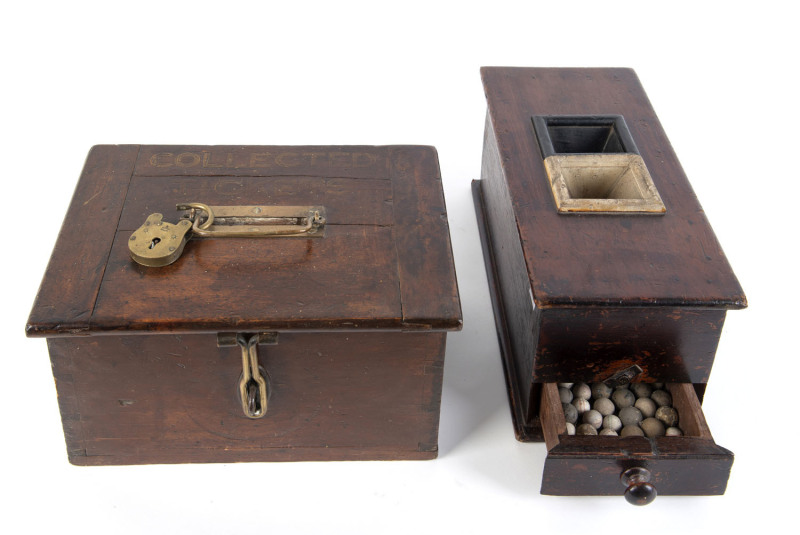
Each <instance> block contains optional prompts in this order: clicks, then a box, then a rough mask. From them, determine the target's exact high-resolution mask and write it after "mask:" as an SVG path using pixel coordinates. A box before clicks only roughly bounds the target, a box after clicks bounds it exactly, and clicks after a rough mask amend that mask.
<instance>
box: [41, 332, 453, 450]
mask: <svg viewBox="0 0 800 535" xmlns="http://www.w3.org/2000/svg"><path fill="white" fill-rule="evenodd" d="M445 336H446V335H445V333H427V334H425V333H399V332H397V333H363V332H356V333H309V334H290V333H281V334H279V335H278V344H277V345H262V346H259V362H260V363H261V365H262V366H263V367H264V368H265V369H266V371H267V373H268V374H269V382H270V399H269V408H268V411H267V415H266V416H265V417H264V418H262V419H258V420H251V419H248V418H246V417H245V416H244V414H243V413H242V409H241V403H240V401H239V399H238V397H237V384H238V381H239V376H240V375H241V373H242V365H241V352H240V349H239V348H238V347H237V346H234V347H222V348H218V347H217V344H216V336H214V335H203V334H197V335H137V336H130V335H129V336H98V337H90V338H81V339H78V338H63V337H62V338H52V339H49V340H48V345H49V348H50V356H51V361H52V364H53V374H54V376H55V379H56V384H57V385H58V392H59V405H60V409H61V413H62V420H63V425H64V432H65V436H66V442H67V450H68V454H69V459H70V462H72V463H73V464H80V465H96V464H143V463H148V464H149V463H185V462H237V461H296V460H345V459H358V460H370V459H432V458H434V457H436V453H437V439H438V424H439V408H440V403H441V385H442V372H443V365H444V350H445Z"/></svg>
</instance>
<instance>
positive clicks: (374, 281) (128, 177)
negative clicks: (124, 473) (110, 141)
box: [27, 146, 461, 465]
mask: <svg viewBox="0 0 800 535" xmlns="http://www.w3.org/2000/svg"><path fill="white" fill-rule="evenodd" d="M187 202H204V203H207V204H210V205H217V206H237V205H252V204H259V205H267V206H286V205H321V206H324V207H325V209H326V218H327V224H326V229H325V235H324V236H323V237H320V238H318V239H309V238H290V237H287V238H282V239H270V238H258V239H247V238H224V239H199V238H193V239H191V240H190V241H189V242H188V244H187V245H186V247H185V249H184V251H183V254H182V255H181V256H180V258H178V260H177V261H176V262H175V263H173V264H171V265H169V266H165V267H144V266H142V265H139V264H137V263H136V262H134V261H133V260H132V259H131V257H130V254H129V250H128V241H129V239H130V236H131V234H132V232H133V231H134V230H136V229H137V228H138V227H139V226H140V225H141V224H142V223H143V222H144V221H145V218H146V217H147V216H148V215H149V214H151V213H161V214H163V215H164V220H165V221H168V222H169V221H172V222H175V221H177V220H178V218H179V216H180V213H179V212H177V211H176V209H175V205H176V204H179V203H180V204H183V203H187ZM59 290H61V291H60V292H59ZM460 327H461V309H460V302H459V296H458V288H457V286H456V280H455V268H454V265H453V259H452V250H451V248H450V240H449V233H448V226H447V213H446V208H445V204H444V197H443V193H442V186H441V176H440V174H439V164H438V160H437V156H436V151H435V149H434V148H433V147H417V146H396V147H395V146H392V147H365V146H355V147H310V146H309V147H258V146H236V147H217V146H215V147H201V146H142V147H139V146H121V147H97V148H95V149H93V150H92V152H91V153H90V155H89V158H88V160H87V163H86V167H85V169H84V173H83V175H82V177H81V180H80V183H79V184H78V188H77V190H76V195H75V198H74V199H73V203H72V206H71V208H70V212H69V214H68V218H67V221H66V222H65V225H64V229H63V230H62V233H61V236H60V238H59V242H58V245H57V247H56V252H55V253H54V256H53V259H52V261H51V264H50V267H49V268H48V270H47V272H46V274H45V279H44V283H43V285H42V290H41V292H40V294H39V297H38V298H37V301H36V303H35V304H34V308H33V312H32V314H31V317H30V319H29V322H28V325H27V333H28V335H29V336H45V337H47V338H48V347H49V350H50V356H51V361H52V365H53V373H54V376H55V379H56V386H57V390H58V394H59V406H60V409H61V414H62V422H63V426H64V434H65V438H66V442H67V450H68V454H69V458H70V461H71V462H72V463H74V464H82V465H83V464H142V463H184V462H236V461H300V460H303V461H310V460H347V459H359V460H367V459H431V458H434V457H436V453H437V440H438V424H439V408H440V404H441V388H442V371H443V359H444V350H445V338H446V333H445V332H444V331H448V330H457V329H460ZM265 331H270V332H277V333H278V344H277V345H264V346H261V349H260V355H259V363H260V365H261V366H262V367H263V368H265V369H266V371H267V373H268V374H269V382H270V386H271V388H270V399H269V403H268V409H267V413H266V415H265V416H264V418H261V419H250V418H248V417H246V416H245V414H244V411H243V408H242V400H241V399H240V398H239V396H240V393H239V392H240V391H239V388H238V385H239V379H240V376H241V375H242V355H241V349H240V348H239V347H238V346H235V345H234V346H233V347H222V348H219V347H218V346H217V334H218V333H226V334H235V333H244V334H248V333H255V332H265ZM77 334H81V335H83V336H76V335H77ZM101 335H102V336H101Z"/></svg>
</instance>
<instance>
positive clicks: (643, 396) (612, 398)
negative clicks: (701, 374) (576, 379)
mask: <svg viewBox="0 0 800 535" xmlns="http://www.w3.org/2000/svg"><path fill="white" fill-rule="evenodd" d="M558 396H559V397H560V398H561V406H562V407H563V409H564V418H565V419H566V420H567V434H569V435H606V436H621V437H632V436H645V437H648V438H655V437H662V436H668V437H669V436H681V435H683V431H681V429H680V428H679V427H678V411H676V410H675V409H674V408H673V407H672V396H671V395H670V394H669V392H667V391H666V390H664V384H663V383H652V384H649V383H631V384H628V385H625V386H623V387H619V388H616V389H615V388H611V387H610V386H608V385H606V384H605V383H592V385H591V386H589V385H588V384H586V383H558Z"/></svg>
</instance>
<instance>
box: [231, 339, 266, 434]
mask: <svg viewBox="0 0 800 535" xmlns="http://www.w3.org/2000/svg"><path fill="white" fill-rule="evenodd" d="M258 339H259V335H258V334H253V335H250V336H249V337H248V336H246V335H244V334H239V335H237V336H236V343H237V344H239V347H241V348H242V377H241V379H239V397H240V398H241V400H242V410H243V411H244V414H245V416H247V417H248V418H254V419H255V418H263V417H264V415H265V414H266V413H267V406H268V401H269V385H268V384H267V379H266V377H265V375H264V373H262V370H261V369H260V367H259V365H258V350H257V346H258Z"/></svg>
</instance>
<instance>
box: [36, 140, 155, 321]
mask: <svg viewBox="0 0 800 535" xmlns="http://www.w3.org/2000/svg"><path fill="white" fill-rule="evenodd" d="M138 152H139V147H138V146H135V145H128V146H118V145H98V146H96V147H93V148H92V150H91V151H90V152H89V155H88V156H87V158H86V163H85V165H84V168H83V173H82V174H81V178H80V180H79V181H78V185H77V187H76V188H75V193H74V195H73V197H72V202H71V204H70V206H69V210H68V211H67V215H66V217H65V218H64V223H63V225H62V227H61V231H60V232H59V235H58V240H57V241H56V246H55V249H54V250H53V254H52V256H51V257H50V263H49V264H48V266H47V271H46V273H48V274H50V273H52V274H53V276H45V277H44V278H43V279H42V285H41V286H40V288H39V293H38V294H37V296H36V301H35V303H34V305H33V309H32V310H31V314H30V317H29V319H28V324H27V326H26V331H27V333H28V335H29V336H36V335H43V334H45V333H49V332H61V333H69V334H72V333H82V332H85V331H86V330H88V329H89V323H90V320H91V317H92V311H93V310H94V305H95V299H96V298H97V293H98V292H99V290H100V283H101V281H102V279H103V274H104V273H105V267H106V264H105V259H106V257H107V256H108V252H109V251H110V250H111V243H112V242H113V240H114V232H115V229H116V220H117V218H118V217H119V213H120V211H121V210H122V205H123V203H124V202H125V193H126V191H127V190H128V182H129V181H130V178H131V173H133V167H134V163H135V161H136V157H137V154H138ZM142 221H144V220H142ZM56 274H57V276H56Z"/></svg>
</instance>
